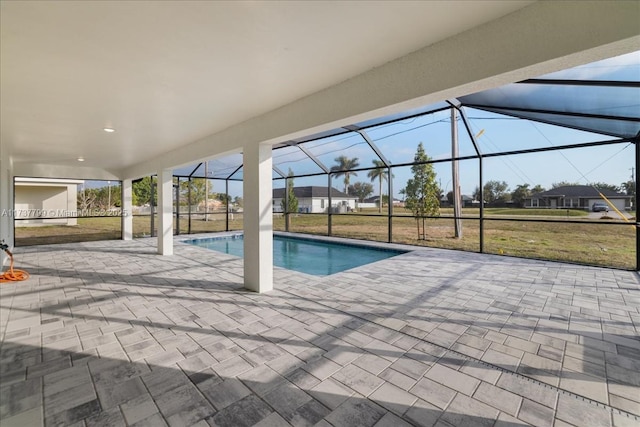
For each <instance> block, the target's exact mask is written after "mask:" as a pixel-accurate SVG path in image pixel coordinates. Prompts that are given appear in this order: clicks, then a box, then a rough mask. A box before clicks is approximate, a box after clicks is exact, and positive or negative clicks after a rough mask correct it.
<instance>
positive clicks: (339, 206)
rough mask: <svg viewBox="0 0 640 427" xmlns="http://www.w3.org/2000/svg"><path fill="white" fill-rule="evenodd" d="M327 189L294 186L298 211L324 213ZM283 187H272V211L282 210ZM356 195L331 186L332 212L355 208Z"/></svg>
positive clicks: (327, 203)
mask: <svg viewBox="0 0 640 427" xmlns="http://www.w3.org/2000/svg"><path fill="white" fill-rule="evenodd" d="M328 190H329V189H328V188H327V187H319V186H308V187H294V188H293V194H294V195H295V196H296V198H297V199H298V212H300V213H325V212H328V210H329V191H328ZM284 193H285V189H284V188H274V189H273V212H282V199H283V198H284ZM356 200H358V198H357V197H356V196H349V195H348V194H345V193H343V192H342V191H340V190H337V189H335V188H331V207H332V208H333V212H334V213H344V212H348V211H352V210H355V208H356Z"/></svg>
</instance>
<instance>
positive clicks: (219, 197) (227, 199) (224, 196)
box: [213, 193, 231, 206]
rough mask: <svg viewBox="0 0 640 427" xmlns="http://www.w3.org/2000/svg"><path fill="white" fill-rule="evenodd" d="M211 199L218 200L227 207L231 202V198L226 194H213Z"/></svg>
mask: <svg viewBox="0 0 640 427" xmlns="http://www.w3.org/2000/svg"><path fill="white" fill-rule="evenodd" d="M213 198H214V199H216V200H220V201H221V202H222V204H224V205H225V206H226V205H228V204H229V202H230V201H231V196H229V195H228V194H226V193H213Z"/></svg>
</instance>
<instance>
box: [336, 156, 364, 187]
mask: <svg viewBox="0 0 640 427" xmlns="http://www.w3.org/2000/svg"><path fill="white" fill-rule="evenodd" d="M334 161H335V162H336V163H337V165H334V166H331V172H333V173H335V175H336V177H339V176H344V192H345V193H346V194H349V181H350V180H351V175H353V176H357V175H358V174H357V173H355V172H351V170H352V169H355V168H357V167H358V166H360V163H358V158H357V157H354V158H353V159H350V158H348V157H347V156H340V157H336V158H335V159H334Z"/></svg>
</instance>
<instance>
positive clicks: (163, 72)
mask: <svg viewBox="0 0 640 427" xmlns="http://www.w3.org/2000/svg"><path fill="white" fill-rule="evenodd" d="M529 3H532V2H530V1H503V0H498V1H455V2H451V1H412V2H400V1H388V2H387V1H372V2H364V1H355V2H346V1H340V2H339V1H336V2H328V1H317V2H302V1H300V2H293V1H289V2H268V1H257V2H235V1H234V2H223V1H209V2H206V1H197V2H171V1H162V2H161V1H157V2H150V1H140V2H137V1H129V2H124V1H113V2H111V1H103V2H77V1H69V2H63V1H56V2H18V1H2V2H1V3H0V8H1V9H0V12H1V13H0V17H1V22H0V28H1V51H0V64H1V69H0V79H1V82H0V83H1V87H0V90H1V92H0V93H1V94H2V95H1V97H0V126H1V135H0V137H1V142H2V144H3V145H5V146H7V147H9V151H10V152H11V154H12V156H13V159H14V160H15V161H18V162H30V163H44V164H53V165H71V166H73V165H79V163H78V162H77V161H76V158H77V157H79V156H82V157H84V158H85V159H86V162H85V163H83V165H84V166H92V167H97V168H101V169H121V168H124V167H129V166H131V165H134V164H136V163H139V162H143V161H147V160H149V159H152V158H154V157H156V156H159V155H161V154H162V153H166V152H168V151H171V150H174V149H176V148H178V147H181V146H184V145H186V144H189V143H191V142H193V141H195V140H198V139H200V138H203V137H205V136H207V135H210V134H212V133H215V132H219V131H221V130H223V129H226V128H229V127H230V126H233V125H235V124H238V123H241V122H243V121H245V120H247V119H250V118H252V117H256V116H258V115H261V114H264V113H266V112H268V111H271V110H273V109H276V108H278V107H280V106H283V105H286V104H289V103H291V102H293V101H295V100H297V99H300V98H302V97H305V96H307V95H310V94H312V93H314V92H317V91H319V90H321V89H324V88H327V87H330V86H333V85H335V84H337V83H340V82H342V81H345V80H347V79H349V78H351V77H353V76H356V75H358V74H361V73H363V72H366V71H368V70H371V69H373V68H375V67H378V66H380V65H383V64H385V63H387V62H389V61H391V60H393V59H395V58H399V57H401V56H403V55H406V54H408V53H410V52H413V51H415V50H417V49H419V48H422V47H424V46H428V45H430V44H434V43H436V42H438V41H440V40H443V39H446V38H448V37H450V36H452V35H455V34H458V33H461V32H464V31H466V30H468V29H470V28H474V27H476V26H478V25H481V24H483V23H485V22H489V21H492V20H494V19H496V18H498V17H500V16H503V15H506V14H508V13H510V12H513V11H515V10H517V9H520V8H523V7H525V6H527V5H528V4H529ZM104 127H114V128H115V129H116V132H115V133H113V134H107V133H105V132H104V131H103V130H102V129H103V128H104Z"/></svg>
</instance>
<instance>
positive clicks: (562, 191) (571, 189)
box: [531, 185, 631, 198]
mask: <svg viewBox="0 0 640 427" xmlns="http://www.w3.org/2000/svg"><path fill="white" fill-rule="evenodd" d="M600 193H602V194H604V195H605V197H607V198H627V197H631V196H628V195H626V194H623V193H618V192H616V191H612V190H609V189H602V190H600ZM558 196H563V197H583V198H588V197H593V198H597V197H600V194H599V193H598V190H596V189H595V188H594V187H592V186H590V185H565V186H562V187H556V188H552V189H551V190H547V191H543V192H541V193H535V194H532V195H531V198H542V197H558Z"/></svg>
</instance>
